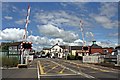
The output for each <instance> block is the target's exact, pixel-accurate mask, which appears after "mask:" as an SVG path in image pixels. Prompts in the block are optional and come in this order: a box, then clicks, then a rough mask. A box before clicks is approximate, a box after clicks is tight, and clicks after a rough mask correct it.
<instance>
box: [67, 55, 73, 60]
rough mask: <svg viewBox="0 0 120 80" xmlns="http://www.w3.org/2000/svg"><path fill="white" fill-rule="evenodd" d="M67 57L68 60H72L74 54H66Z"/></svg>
mask: <svg viewBox="0 0 120 80" xmlns="http://www.w3.org/2000/svg"><path fill="white" fill-rule="evenodd" d="M67 59H68V60H74V59H75V56H74V55H68V56H67Z"/></svg>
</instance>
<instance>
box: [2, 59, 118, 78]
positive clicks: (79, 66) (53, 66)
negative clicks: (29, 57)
mask: <svg viewBox="0 0 120 80" xmlns="http://www.w3.org/2000/svg"><path fill="white" fill-rule="evenodd" d="M119 72H120V71H119V70H117V69H112V68H108V67H102V66H98V65H93V64H83V63H82V62H80V61H79V60H71V61H70V60H62V59H49V58H39V59H36V60H34V61H33V62H32V63H31V65H30V66H29V68H27V69H26V68H23V69H18V68H11V69H4V70H2V73H3V74H2V77H3V80H24V79H25V80H74V79H75V80H89V79H90V80H94V79H95V80H118V79H119V76H120V74H119Z"/></svg>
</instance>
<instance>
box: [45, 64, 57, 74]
mask: <svg viewBox="0 0 120 80" xmlns="http://www.w3.org/2000/svg"><path fill="white" fill-rule="evenodd" d="M56 67H58V65H56V66H54V67H52V68H51V69H49V70H48V71H46V73H48V72H50V71H52V70H53V69H55V68H56Z"/></svg>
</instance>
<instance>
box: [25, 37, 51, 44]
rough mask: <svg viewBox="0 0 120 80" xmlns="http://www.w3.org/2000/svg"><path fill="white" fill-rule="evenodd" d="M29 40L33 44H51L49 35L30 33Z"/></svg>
mask: <svg viewBox="0 0 120 80" xmlns="http://www.w3.org/2000/svg"><path fill="white" fill-rule="evenodd" d="M27 40H28V41H31V42H32V43H33V44H40V45H49V44H50V42H49V39H48V38H47V37H40V36H33V35H30V36H28V38H27Z"/></svg>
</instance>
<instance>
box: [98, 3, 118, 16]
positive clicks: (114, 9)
mask: <svg viewBox="0 0 120 80" xmlns="http://www.w3.org/2000/svg"><path fill="white" fill-rule="evenodd" d="M117 13H118V3H115V2H111V3H109V2H104V3H101V8H100V15H105V16H107V17H109V18H111V17H113V16H116V14H117Z"/></svg>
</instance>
